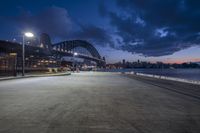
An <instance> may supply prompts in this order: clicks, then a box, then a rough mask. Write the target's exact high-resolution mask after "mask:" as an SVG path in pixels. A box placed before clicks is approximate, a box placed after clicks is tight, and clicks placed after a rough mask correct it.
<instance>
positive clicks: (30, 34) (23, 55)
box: [22, 32, 34, 76]
mask: <svg viewBox="0 0 200 133" xmlns="http://www.w3.org/2000/svg"><path fill="white" fill-rule="evenodd" d="M25 37H28V38H31V37H34V34H33V33H31V32H26V33H24V34H23V36H22V38H23V42H22V76H24V68H25Z"/></svg>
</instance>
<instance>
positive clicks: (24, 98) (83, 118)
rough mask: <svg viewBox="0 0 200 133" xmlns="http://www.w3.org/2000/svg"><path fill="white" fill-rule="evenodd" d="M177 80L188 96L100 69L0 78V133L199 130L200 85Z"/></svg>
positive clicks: (172, 132)
mask: <svg viewBox="0 0 200 133" xmlns="http://www.w3.org/2000/svg"><path fill="white" fill-rule="evenodd" d="M155 82H156V84H155ZM181 84H182V86H184V87H185V88H183V89H182V90H181V92H182V91H184V92H185V93H189V94H190V95H184V94H182V93H178V92H175V91H172V90H170V89H169V88H174V89H179V88H180V85H179V84H176V83H175V84H173V85H172V83H171V82H167V83H166V82H165V83H162V82H161V81H159V82H157V81H150V80H149V79H142V78H137V77H127V76H125V75H120V74H113V73H100V72H86V73H79V74H72V75H71V76H61V77H40V78H28V79H18V80H6V81H1V82H0V132H1V133H4V132H5V133H23V132H24V133H199V132H200V100H199V99H198V98H195V97H192V95H197V93H199V92H200V87H199V86H195V85H188V84H184V83H181ZM170 85H171V86H170ZM163 87H166V88H168V89H166V88H163ZM194 90H195V91H194ZM187 91H188V92H187Z"/></svg>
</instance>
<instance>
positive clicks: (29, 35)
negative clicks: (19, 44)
mask: <svg viewBox="0 0 200 133" xmlns="http://www.w3.org/2000/svg"><path fill="white" fill-rule="evenodd" d="M24 35H25V36H26V37H34V34H33V33H31V32H26V33H25V34H24Z"/></svg>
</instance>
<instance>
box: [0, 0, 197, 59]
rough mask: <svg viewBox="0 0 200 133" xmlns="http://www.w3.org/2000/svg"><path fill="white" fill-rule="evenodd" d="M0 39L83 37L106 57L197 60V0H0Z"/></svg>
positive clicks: (60, 39)
mask: <svg viewBox="0 0 200 133" xmlns="http://www.w3.org/2000/svg"><path fill="white" fill-rule="evenodd" d="M0 10H1V12H0V22H1V23H0V29H1V32H0V39H1V40H13V39H14V38H15V39H16V40H17V41H20V38H18V35H20V34H22V33H23V32H25V31H31V32H33V33H34V34H35V35H36V36H38V37H39V35H40V34H41V33H48V34H49V35H50V37H51V39H52V42H53V43H56V42H59V41H64V40H71V39H84V40H88V41H89V42H91V43H92V44H93V45H94V46H95V47H96V48H97V49H98V51H99V52H100V54H101V56H105V57H106V60H107V62H108V63H113V62H118V61H121V60H122V59H126V60H127V61H136V60H138V59H139V60H143V61H151V62H156V61H163V62H169V63H174V62H176V63H181V62H190V61H192V62H193V61H195V62H197V61H200V1H199V0H104V1H103V0H16V1H14V0H1V1H0Z"/></svg>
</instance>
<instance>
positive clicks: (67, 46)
mask: <svg viewBox="0 0 200 133" xmlns="http://www.w3.org/2000/svg"><path fill="white" fill-rule="evenodd" d="M77 47H82V48H85V49H86V50H87V51H89V52H90V54H91V55H92V56H93V57H94V58H97V59H101V56H100V54H99V52H98V51H97V50H96V48H95V47H94V46H93V45H92V44H90V43H89V42H87V41H84V40H73V41H63V42H60V43H56V44H53V49H57V50H60V51H67V52H69V51H73V49H75V48H77Z"/></svg>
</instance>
